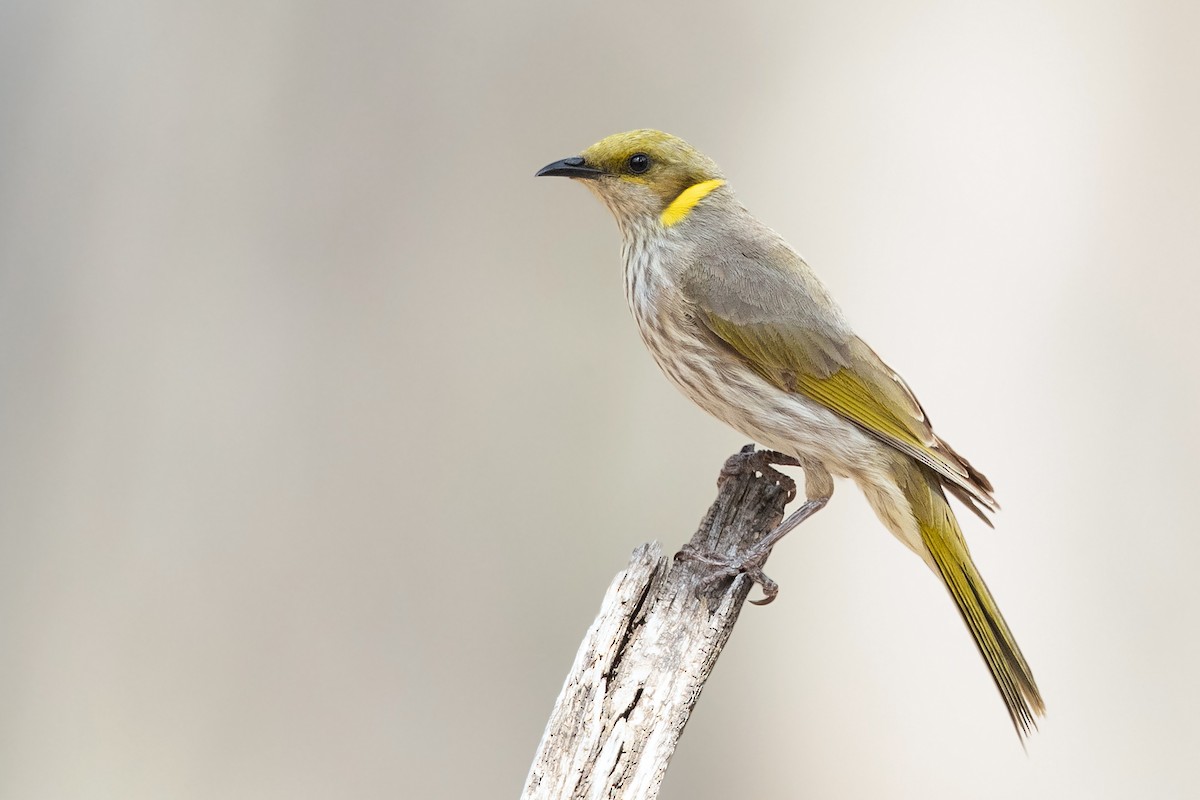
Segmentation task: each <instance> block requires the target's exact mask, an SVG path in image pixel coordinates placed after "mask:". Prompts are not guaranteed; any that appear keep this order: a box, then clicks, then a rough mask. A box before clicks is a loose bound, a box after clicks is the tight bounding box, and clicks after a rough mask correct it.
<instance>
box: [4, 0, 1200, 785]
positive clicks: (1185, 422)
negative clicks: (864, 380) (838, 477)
mask: <svg viewBox="0 0 1200 800" xmlns="http://www.w3.org/2000/svg"><path fill="white" fill-rule="evenodd" d="M1198 29H1200V7H1198V6H1196V5H1195V4H1192V3H1182V2H1180V3H1169V2H1148V3H1147V2H1132V0H1130V1H1128V2H1099V3H1096V2H1082V1H1080V2H1066V1H1065V0H1058V1H1055V2H1020V1H1018V2H995V3H950V2H940V3H939V2H900V3H896V2H839V3H832V2H824V3H818V2H803V1H802V2H798V3H797V2H788V3H783V2H747V3H737V4H734V3H716V2H702V3H695V2H683V1H682V0H676V2H668V3H657V4H646V3H639V2H625V0H615V2H607V3H603V4H564V3H557V2H549V0H525V1H524V2H520V1H519V2H512V3H503V4H500V3H484V2H477V3H472V4H467V3H453V2H450V3H441V4H439V3H420V4H418V3H413V2H400V3H391V2H378V1H376V2H371V1H369V0H368V1H366V2H354V1H351V2H343V3H332V2H324V3H323V2H306V3H284V2H228V1H222V2H210V3H203V4H201V3H172V4H160V3H138V2H105V3H99V2H57V3H44V2H30V1H28V0H6V2H4V3H2V4H0V109H3V111H2V113H0V797H4V798H23V799H24V798H28V799H33V798H56V799H57V798H123V799H124V798H162V797H171V798H177V799H180V800H187V799H189V798H210V797H220V798H309V797H311V798H322V797H355V798H359V797H361V798H372V797H379V798H382V797H397V796H400V797H411V798H417V797H441V798H478V797H515V796H516V795H517V794H518V793H519V792H520V790H521V788H522V785H523V782H524V779H525V776H526V772H527V770H528V768H529V763H530V761H531V759H532V757H533V754H534V749H535V747H536V745H537V743H538V740H539V737H540V735H541V732H542V729H543V726H544V724H545V722H546V718H547V716H548V715H549V712H550V709H551V707H552V705H553V702H554V699H555V697H556V695H557V693H558V690H559V688H560V686H561V682H562V680H563V678H564V676H565V675H566V672H567V670H568V668H569V666H570V664H571V662H572V659H573V657H574V654H575V649H576V647H577V645H578V643H579V641H580V639H581V638H582V636H583V633H584V631H585V630H586V628H587V626H588V625H589V624H590V622H591V620H592V618H593V615H594V614H595V612H596V610H597V608H598V606H599V603H600V600H601V597H602V595H603V593H604V590H605V588H606V587H607V585H608V583H609V581H610V580H611V578H612V577H613V575H614V574H615V573H616V572H617V571H618V570H619V569H621V568H622V567H623V566H624V565H625V564H626V562H627V559H628V556H629V553H630V551H631V550H632V549H633V548H634V547H636V546H637V545H638V544H640V543H641V542H643V541H646V540H649V539H655V538H656V539H659V540H661V541H663V542H664V543H665V544H666V546H667V547H668V548H670V549H674V548H677V547H678V546H680V545H681V544H682V543H683V542H684V541H685V540H686V538H687V537H688V536H689V535H690V534H691V532H692V531H693V530H694V527H695V525H696V523H697V522H698V521H699V519H700V517H701V516H702V514H703V513H704V511H705V509H706V508H707V506H708V504H709V503H710V502H711V500H712V499H713V497H714V496H715V479H716V476H717V471H718V469H719V468H720V466H721V464H722V462H723V460H724V459H725V457H726V456H728V455H729V454H730V453H732V452H734V451H735V450H736V449H737V448H738V447H740V446H741V445H742V444H744V440H743V438H742V437H740V436H739V435H737V434H736V433H734V432H732V431H730V430H727V429H725V428H723V427H722V426H721V425H720V424H719V423H717V422H715V421H713V420H711V419H709V418H707V417H706V416H704V414H703V413H702V412H700V411H699V410H697V409H695V408H693V407H692V406H691V405H690V404H689V403H688V402H687V401H686V400H685V399H684V398H683V397H682V396H680V395H678V394H677V393H676V391H675V389H674V388H673V387H672V386H671V385H670V384H669V383H668V382H667V381H666V380H665V379H664V378H662V376H660V375H659V374H658V372H657V369H656V368H655V366H654V365H653V363H652V361H651V359H650V357H649V356H648V355H647V354H646V353H645V352H644V350H643V347H642V344H641V342H640V340H639V339H638V336H637V334H636V332H635V329H634V325H633V322H632V320H631V319H630V317H629V314H628V312H627V310H626V308H625V305H624V297H623V292H622V281H621V268H620V264H619V257H618V237H617V232H616V226H615V225H614V223H613V222H612V220H611V219H610V217H609V215H608V213H607V212H606V210H605V209H604V208H603V207H602V206H600V205H599V204H598V203H597V202H596V201H595V200H594V199H593V198H592V197H591V196H589V194H588V193H587V192H585V191H583V189H582V188H580V187H578V186H574V185H572V184H570V183H569V182H568V181H563V180H534V178H533V173H534V171H535V170H537V169H538V168H539V167H541V166H542V165H543V164H545V163H547V162H549V161H552V160H555V159H558V158H561V157H564V156H568V155H573V154H576V153H578V152H579V151H580V150H581V149H582V148H584V147H586V146H587V145H588V144H590V143H592V142H593V141H595V140H596V139H599V138H600V137H602V136H604V135H606V134H609V133H613V132H616V131H620V130H625V129H629V128H635V127H658V128H662V129H664V130H668V131H671V132H673V133H676V134H679V135H682V136H684V137H685V138H687V139H689V140H690V141H691V142H692V143H693V144H695V145H696V146H697V147H699V148H700V149H702V150H703V151H704V152H706V153H708V154H709V155H711V156H712V157H713V158H715V159H716V160H717V161H718V163H720V164H721V165H722V166H723V168H724V169H725V171H726V172H727V173H728V175H729V176H730V178H731V180H732V183H733V184H734V186H735V187H736V188H737V191H738V192H739V194H740V196H741V197H742V199H743V200H744V202H745V203H746V204H747V205H748V206H749V207H750V208H751V209H752V210H753V211H754V212H755V213H756V214H757V215H758V216H760V217H761V218H762V219H763V220H765V221H766V222H767V223H768V224H771V225H773V226H774V227H776V228H777V229H778V230H779V231H780V232H781V233H783V234H784V235H785V236H786V237H787V238H788V239H789V240H790V241H791V242H792V243H793V244H795V245H796V247H797V248H798V249H799V250H800V251H801V252H802V253H803V254H804V255H805V256H806V258H807V259H808V260H809V261H810V263H811V264H812V265H813V266H814V267H815V268H816V269H817V271H818V272H819V273H820V274H821V276H822V277H823V279H824V280H825V282H826V283H827V284H828V286H829V287H830V289H831V290H832V292H833V293H834V295H835V296H836V297H837V298H838V299H839V301H840V302H841V303H842V305H843V307H844V309H845V311H846V313H847V314H848V316H849V317H850V319H851V320H852V321H853V322H854V324H855V325H856V328H857V329H858V332H859V333H860V334H861V335H862V336H863V337H864V338H865V339H866V340H867V341H869V342H870V343H871V344H872V345H873V346H874V347H875V349H876V350H878V351H879V352H880V354H881V355H882V356H883V357H884V358H885V359H886V360H887V361H888V362H889V363H891V364H892V365H893V366H894V367H895V368H896V369H897V370H898V371H899V372H901V373H902V374H903V375H904V376H905V377H906V378H907V379H908V381H909V383H910V384H911V385H912V386H913V387H914V388H915V390H916V391H917V393H918V395H919V396H920V397H921V399H922V401H923V403H924V404H925V406H926V408H927V409H929V410H930V412H931V416H932V417H933V418H934V419H935V420H936V422H937V427H938V430H939V432H940V433H941V434H942V435H943V436H944V437H945V438H946V439H948V440H949V441H950V442H951V443H952V444H953V445H954V446H955V447H956V448H957V449H959V450H960V451H962V452H963V453H964V454H966V455H967V456H968V457H969V458H970V459H971V460H972V461H974V462H975V463H976V464H977V465H978V466H980V467H981V468H983V469H984V470H985V471H986V472H987V474H988V475H989V476H990V477H991V478H992V479H993V480H994V482H995V484H996V486H997V489H998V497H999V499H1000V501H1001V503H1002V504H1003V506H1004V510H1003V512H1002V513H1001V514H1000V515H999V516H998V518H997V520H996V522H997V530H996V531H994V532H993V531H989V530H987V529H986V528H984V527H983V526H982V525H981V524H980V523H979V522H978V521H976V520H974V519H972V518H971V517H970V515H965V516H964V517H963V519H964V525H965V526H966V529H967V536H968V538H969V540H970V542H971V544H972V548H973V552H974V554H975V557H976V560H977V562H978V563H979V565H980V568H981V570H982V571H983V573H984V574H985V575H986V576H987V578H988V581H989V583H990V585H991V587H992V589H993V591H994V592H995V593H996V595H997V597H998V598H999V601H1000V605H1001V607H1002V608H1003V609H1004V612H1005V614H1006V616H1007V617H1008V620H1009V622H1010V623H1011V624H1012V626H1013V628H1014V629H1015V631H1016V633H1017V635H1018V638H1019V640H1020V642H1021V644H1022V646H1023V648H1024V650H1025V652H1026V654H1027V655H1028V657H1029V659H1030V661H1031V663H1032V665H1033V667H1034V670H1035V672H1036V675H1037V678H1038V681H1039V683H1040V685H1041V688H1042V690H1043V693H1044V695H1045V697H1046V700H1047V705H1048V711H1049V715H1048V717H1047V718H1046V719H1045V721H1044V723H1043V725H1042V730H1041V732H1040V733H1039V734H1038V735H1037V736H1036V737H1035V738H1034V739H1033V740H1032V741H1031V742H1030V744H1029V752H1028V754H1026V753H1025V752H1023V751H1022V749H1021V746H1020V745H1019V743H1018V741H1017V738H1016V736H1015V735H1014V734H1013V731H1012V729H1011V727H1010V725H1009V721H1008V718H1007V716H1006V714H1005V713H1004V708H1003V705H1002V704H1001V702H1000V700H999V697H998V696H997V694H996V691H995V689H994V688H993V686H992V684H991V681H990V679H989V678H988V675H987V671H986V669H985V667H984V665H983V664H982V662H981V661H980V659H979V657H978V656H977V654H976V653H975V651H974V649H973V647H972V645H971V642H970V638H969V636H968V635H967V633H966V631H965V630H964V629H963V626H962V624H961V623H960V621H959V620H958V618H957V615H956V613H955V611H954V608H953V605H952V603H951V602H950V600H949V599H948V597H947V596H946V595H945V592H944V590H943V589H942V588H941V587H940V586H939V585H938V582H937V581H936V580H935V579H934V578H933V577H932V576H931V575H930V574H929V572H928V571H927V570H926V569H925V568H924V567H923V566H922V565H921V563H920V562H919V561H918V560H917V559H915V558H914V557H913V556H912V555H911V554H910V553H908V552H907V551H906V550H905V549H904V548H903V547H902V546H900V545H899V544H898V543H897V542H895V541H894V540H892V539H891V538H890V536H889V535H888V534H887V533H886V532H885V531H884V529H883V528H882V527H881V526H880V525H879V523H878V522H877V521H876V520H875V519H874V517H873V516H872V514H871V512H870V510H869V509H868V507H867V505H866V503H865V501H864V500H863V499H862V497H861V495H860V494H859V493H858V491H857V490H856V489H855V488H854V487H853V486H851V485H849V484H841V487H840V489H839V490H838V492H837V494H836V495H835V498H834V502H833V504H832V506H831V507H830V508H829V509H828V510H826V511H824V512H823V513H821V514H820V515H818V516H817V517H816V518H814V519H813V520H812V521H811V522H810V523H808V524H806V525H805V526H804V528H803V529H802V530H801V531H800V532H799V533H796V534H793V535H792V536H791V537H789V539H788V540H787V541H785V542H784V544H783V546H782V547H780V548H779V550H778V551H777V552H776V554H775V556H774V558H772V560H771V564H770V574H771V575H772V577H774V578H775V579H777V580H778V581H779V582H780V583H781V585H782V587H783V590H782V594H781V596H780V598H779V600H778V601H777V602H776V603H775V604H774V605H772V606H770V607H769V608H762V609H760V608H751V609H748V610H747V611H746V613H745V614H744V615H743V617H742V619H741V621H740V623H739V625H738V629H737V631H736V632H735V635H734V637H733V639H732V640H731V642H730V645H729V647H728V649H727V650H726V652H725V654H724V656H723V657H722V660H721V662H720V664H719V665H718V668H717V670H716V673H715V675H714V677H713V679H712V680H711V682H710V683H709V685H708V688H707V689H706V691H705V693H704V696H703V698H702V699H701V701H700V704H699V706H698V708H697V711H696V713H695V715H694V716H693V718H692V721H691V723H690V724H689V726H688V729H687V735H686V736H685V737H684V738H683V740H682V743H681V746H680V748H679V751H678V753H677V755H676V758H675V760H674V761H673V763H672V766H671V770H670V772H669V773H668V775H667V780H666V783H665V786H664V791H663V797H665V798H690V797H719V796H737V795H741V794H744V793H745V792H746V791H747V789H748V787H753V791H754V793H755V794H760V795H763V796H777V797H793V796H794V797H825V798H839V797H846V798H858V797H880V796H886V797H893V798H960V797H973V798H1000V797H1014V796H1018V797H1027V798H1050V797H1054V798H1062V797H1080V798H1127V797H1133V796H1137V797H1153V798H1175V797H1184V796H1187V795H1190V794H1191V793H1192V792H1194V784H1195V773H1194V765H1195V753H1196V752H1197V751H1198V750H1200V726H1198V725H1197V719H1198V718H1200V689H1197V682H1196V675H1197V674H1200V645H1198V644H1197V637H1196V631H1197V627H1198V625H1200V584H1198V582H1197V581H1196V579H1195V568H1196V563H1197V560H1198V558H1200V531H1198V530H1197V525H1196V521H1195V514H1194V512H1193V509H1192V501H1193V500H1194V499H1195V497H1196V495H1197V485H1198V483H1200V467H1198V466H1197V453H1198V452H1200V411H1198V409H1200V320H1198V317H1200V315H1198V314H1197V310H1196V302H1197V301H1196V298H1197V294H1198V291H1200V277H1198V276H1197V272H1198V270H1197V266H1198V259H1200V224H1198V223H1200V149H1198V148H1197V142H1198V141H1200V51H1198V50H1197V49H1196V46H1195V44H1196V39H1195V36H1196V31H1197V30H1198ZM1188 787H1191V788H1190V789H1189V788H1188Z"/></svg>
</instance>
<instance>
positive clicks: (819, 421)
mask: <svg viewBox="0 0 1200 800" xmlns="http://www.w3.org/2000/svg"><path fill="white" fill-rule="evenodd" d="M537 174H538V175H561V176H565V177H568V178H574V179H577V180H580V181H582V182H583V184H584V185H585V186H587V187H588V188H589V189H591V190H592V192H594V193H595V194H596V196H597V197H599V198H600V199H601V200H602V201H603V202H604V204H605V205H607V206H608V208H609V210H610V211H611V212H612V214H613V216H614V217H616V220H617V225H618V226H619V227H620V229H621V238H622V255H623V256H624V260H625V295H626V298H627V299H628V301H629V306H630V308H631V309H632V311H633V316H634V319H636V320H637V325H638V329H639V330H640V332H641V335H642V340H643V341H644V342H645V343H646V346H647V347H648V348H650V352H651V353H652V354H653V356H654V359H655V361H657V362H658V365H659V367H661V368H662V371H663V372H665V373H666V375H667V377H668V378H670V379H671V381H672V382H674V383H675V385H676V386H678V387H679V388H680V390H682V391H683V393H684V394H685V395H687V396H688V397H690V398H691V399H692V400H693V401H695V402H696V403H697V404H698V405H699V406H700V407H701V408H703V409H704V410H705V411H707V412H709V413H710V414H712V415H713V416H715V417H717V418H718V419H720V420H723V421H724V422H726V423H728V424H729V425H731V426H733V427H734V428H736V429H737V430H738V431H740V432H741V433H743V434H745V435H746V436H749V437H751V438H753V439H754V440H755V441H757V442H759V443H760V444H763V445H765V446H767V447H769V448H771V449H773V450H778V451H780V452H782V453H785V454H787V455H790V456H793V457H794V458H796V459H797V460H798V461H799V462H800V464H801V465H802V467H803V469H804V477H805V489H806V494H807V502H805V503H804V505H803V506H802V507H801V508H800V509H799V510H798V511H796V512H795V513H793V514H792V515H791V516H790V517H789V518H788V520H785V521H784V523H783V525H781V526H780V528H779V529H778V530H777V531H775V532H772V534H768V536H767V537H766V538H765V539H764V540H763V542H764V543H765V544H764V548H762V549H761V550H760V551H759V552H758V554H757V555H755V556H753V557H752V558H751V559H749V562H750V563H747V562H742V563H740V564H739V565H738V568H739V569H741V570H742V571H746V572H748V573H750V574H751V575H752V576H755V577H756V578H759V579H760V580H763V581H764V590H766V591H767V592H768V598H769V597H770V595H771V593H772V591H771V590H772V589H773V586H770V585H769V584H768V583H767V582H766V580H765V576H762V572H761V569H760V568H759V567H761V561H762V560H763V559H765V553H766V552H768V551H769V549H770V546H771V545H772V544H774V542H776V541H778V538H779V537H780V536H782V534H783V533H784V532H786V531H787V530H790V529H791V528H793V527H794V526H795V524H796V523H798V522H799V521H800V520H802V519H804V518H806V517H807V516H809V515H811V514H812V513H813V512H815V511H817V510H818V509H820V508H821V507H822V506H824V505H825V503H826V502H828V500H829V498H830V496H831V495H832V493H833V479H832V476H834V475H837V476H842V477H849V478H851V479H853V480H854V482H855V483H857V484H858V486H859V487H860V488H861V489H862V491H863V493H864V494H865V495H866V497H867V500H868V501H869V502H870V504H871V506H872V508H874V509H875V513H876V514H877V515H878V516H879V519H880V520H882V522H883V524H884V525H886V526H887V528H888V529H889V530H890V531H891V532H892V533H893V534H895V535H896V537H898V538H899V539H900V541H901V542H903V543H904V544H905V545H907V546H908V547H909V548H910V549H911V550H912V551H913V552H915V553H916V554H917V555H919V556H920V557H921V558H922V559H924V561H925V563H926V564H928V565H929V567H930V568H931V569H932V570H933V572H934V573H935V574H936V575H938V576H939V577H940V578H941V579H942V581H943V582H944V583H945V585H946V588H947V589H948V590H949V591H950V595H951V597H953V598H954V602H955V603H956V604H957V606H958V610H959V613H961V614H962V618H963V621H964V622H966V625H967V628H968V629H969V630H970V631H971V635H972V636H973V637H974V639H975V644H976V646H978V648H979V652H980V653H981V654H982V655H983V660H984V661H985V662H987V665H988V668H989V669H990V670H991V673H992V677H993V679H994V680H995V681H996V686H997V687H998V688H999V690H1000V694H1001V696H1002V697H1003V698H1004V702H1005V705H1007V707H1008V713H1009V715H1010V716H1011V717H1012V721H1013V725H1014V726H1015V727H1016V729H1017V733H1018V734H1019V735H1020V736H1021V737H1022V738H1023V737H1025V736H1027V735H1028V734H1029V733H1030V732H1031V730H1032V729H1033V728H1034V727H1036V717H1038V716H1040V715H1042V714H1043V713H1044V705H1043V703H1042V697H1041V695H1040V694H1039V692H1038V688H1037V684H1036V683H1035V682H1034V679H1033V673H1032V672H1031V671H1030V669H1029V665H1028V664H1026V663H1025V658H1024V656H1022V655H1021V650H1020V648H1019V647H1017V642H1016V640H1015V639H1014V638H1013V634H1012V632H1011V631H1010V630H1009V628H1008V625H1007V624H1006V623H1005V622H1004V617H1003V616H1001V614H1000V609H999V608H997V607H996V602H995V600H993V599H992V595H991V592H989V591H988V588H987V586H986V585H985V584H984V582H983V578H982V577H980V575H979V572H978V570H976V569H975V565H974V564H973V563H972V561H971V555H970V553H969V552H968V551H967V545H966V542H965V541H964V539H963V534H962V531H961V530H960V528H959V526H958V521H957V520H956V519H955V516H954V512H953V511H952V510H951V508H950V505H949V503H948V502H947V500H946V493H947V492H949V493H950V494H952V495H954V496H955V497H956V498H958V499H959V500H961V501H962V502H963V503H964V504H965V505H966V506H967V507H968V508H970V509H971V510H972V511H974V512H975V513H976V514H978V515H979V516H980V517H981V518H983V519H984V521H987V518H986V516H984V511H985V510H986V511H995V510H996V509H997V508H998V506H997V505H996V501H995V499H994V498H993V497H992V485H991V483H990V482H989V481H988V479H987V478H985V477H984V476H983V474H982V473H980V472H979V471H978V470H976V469H975V468H974V467H972V466H971V464H970V463H969V462H968V461H967V460H966V459H965V458H963V457H962V456H960V455H959V454H958V453H956V452H954V450H953V449H951V448H950V446H949V445H947V444H946V443H945V442H944V441H942V440H941V439H940V438H938V436H937V435H936V434H935V433H934V432H933V428H932V427H931V426H930V423H929V418H928V417H927V416H926V415H925V412H924V410H923V409H922V408H921V405H920V403H918V402H917V398H916V397H915V396H914V395H913V393H912V391H911V390H910V389H909V388H908V386H907V384H905V383H904V381H903V380H902V379H901V378H900V376H899V375H897V374H896V373H895V372H894V371H892V370H891V369H890V368H889V367H888V365H887V364H885V363H883V361H882V360H880V358H879V356H877V355H875V352H874V351H873V350H871V348H870V347H868V346H867V345H866V343H865V342H863V341H862V340H861V339H859V338H858V337H857V336H855V335H854V332H853V331H852V330H851V329H850V325H849V324H848V323H847V322H846V318H845V317H844V316H843V315H842V312H841V310H840V309H838V307H837V305H835V304H834V302H833V299H832V298H831V297H830V296H829V293H828V292H827V291H826V290H825V287H823V286H822V285H821V284H820V282H819V281H818V280H817V278H816V276H815V275H814V274H813V272H812V270H811V269H809V266H808V265H807V264H806V263H804V260H803V259H801V258H800V256H799V255H798V254H797V253H796V251H795V250H793V249H792V248H791V247H790V246H789V245H788V243H787V242H785V241H784V240H783V239H782V238H781V237H780V236H779V234H777V233H775V231H773V230H771V229H770V228H768V227H767V226H766V225H764V224H763V223H761V222H759V221H758V220H757V219H756V218H754V217H753V216H751V215H750V213H749V212H748V211H747V210H746V209H745V207H744V206H743V205H742V204H741V203H740V202H739V201H738V199H737V197H736V196H735V195H734V193H733V191H732V189H730V187H729V186H728V185H727V184H726V182H725V179H724V176H723V175H722V174H721V171H720V170H719V169H718V168H717V165H716V164H715V163H713V162H712V160H710V159H709V158H707V157H706V156H704V155H703V154H701V153H700V152H698V151H697V150H695V149H694V148H693V147H691V146H690V145H688V144H687V143H686V142H684V141H683V140H681V139H678V138H676V137H674V136H670V135H668V134H665V133H661V132H659V131H654V130H639V131H631V132H629V133H619V134H615V135H613V136H609V137H608V138H606V139H602V140H601V141H599V142H597V143H596V144H594V145H592V146H591V147H589V148H588V149H587V150H584V151H583V153H582V154H581V155H579V156H574V157H571V158H564V159H562V160H561V161H555V162H554V163H552V164H548V165H546V166H545V167H543V168H542V169H541V170H540V171H539V172H538V173H537ZM754 562H757V563H754Z"/></svg>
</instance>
